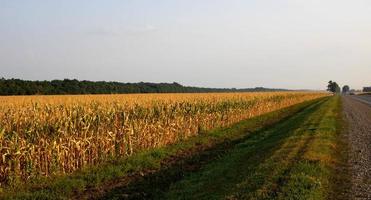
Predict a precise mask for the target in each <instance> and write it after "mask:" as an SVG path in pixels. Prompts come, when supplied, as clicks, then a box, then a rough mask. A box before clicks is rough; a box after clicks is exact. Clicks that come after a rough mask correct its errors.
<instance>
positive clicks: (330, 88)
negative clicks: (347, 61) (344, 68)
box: [327, 81, 340, 93]
mask: <svg viewBox="0 0 371 200" xmlns="http://www.w3.org/2000/svg"><path fill="white" fill-rule="evenodd" d="M327 91H329V92H332V93H340V87H339V85H338V84H337V83H336V82H333V81H329V82H328V85H327Z"/></svg>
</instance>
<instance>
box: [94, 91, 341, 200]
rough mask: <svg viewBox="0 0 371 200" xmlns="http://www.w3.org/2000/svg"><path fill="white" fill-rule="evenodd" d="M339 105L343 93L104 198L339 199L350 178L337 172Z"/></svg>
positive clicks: (118, 188)
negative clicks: (210, 155) (338, 190)
mask: <svg viewBox="0 0 371 200" xmlns="http://www.w3.org/2000/svg"><path fill="white" fill-rule="evenodd" d="M340 105H341V104H340V97H331V98H326V99H324V100H322V101H317V102H316V103H313V104H311V105H310V106H308V107H306V108H305V109H303V110H301V111H300V112H298V113H296V114H295V115H292V116H291V117H289V118H287V119H285V120H283V121H280V123H277V124H275V125H274V126H270V127H266V128H263V129H258V130H256V131H253V132H250V133H249V134H248V136H247V137H244V138H242V139H241V140H238V141H237V142H236V143H233V145H232V146H229V147H228V148H226V149H225V148H219V149H218V150H217V151H219V152H222V153H220V154H219V155H218V156H216V157H215V156H214V157H213V159H205V158H203V157H198V158H199V159H198V160H196V162H193V164H192V163H187V162H185V163H181V164H180V165H177V166H175V168H171V169H170V170H165V171H164V172H163V173H160V174H157V175H154V176H150V177H148V178H143V179H142V180H141V181H139V182H135V183H132V184H130V185H126V186H122V187H117V188H115V189H113V190H111V191H109V192H108V193H106V194H105V195H103V196H101V198H102V199H338V197H339V196H342V194H335V192H334V191H333V190H336V188H338V187H339V185H341V184H344V181H343V182H340V183H339V180H346V179H345V178H343V177H341V176H343V174H339V173H337V171H336V170H335V168H336V166H337V165H338V164H339V162H341V160H340V158H339V155H338V154H337V152H339V151H340V149H341V148H342V146H341V145H339V138H340V137H339V132H340V127H339V118H341V112H340V111H341V107H340ZM214 152H215V151H214ZM179 169H180V171H177V170H179ZM174 174H175V176H174ZM164 180H166V181H165V183H166V184H163V183H164V182H163V181H164Z"/></svg>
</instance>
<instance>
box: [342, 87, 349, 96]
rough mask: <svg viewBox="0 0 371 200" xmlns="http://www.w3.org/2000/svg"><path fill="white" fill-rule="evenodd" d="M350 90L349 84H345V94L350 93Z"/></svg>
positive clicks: (343, 90)
mask: <svg viewBox="0 0 371 200" xmlns="http://www.w3.org/2000/svg"><path fill="white" fill-rule="evenodd" d="M349 91H350V88H349V86H348V85H344V86H343V89H342V92H343V94H347V93H349Z"/></svg>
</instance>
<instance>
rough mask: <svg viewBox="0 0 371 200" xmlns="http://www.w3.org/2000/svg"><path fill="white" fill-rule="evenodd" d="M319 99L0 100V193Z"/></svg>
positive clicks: (251, 96) (180, 96)
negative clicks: (36, 179)
mask: <svg viewBox="0 0 371 200" xmlns="http://www.w3.org/2000/svg"><path fill="white" fill-rule="evenodd" d="M325 95H326V94H324V93H304V92H302V93H301V92H291V93H289V92H274V93H273V92H272V93H228V94H145V95H143V94H138V95H81V96H28V97H22V96H20V97H0V187H1V186H4V185H9V184H12V183H14V182H15V181H20V180H21V181H25V180H29V179H32V178H34V177H39V176H50V175H55V174H66V173H71V172H73V171H75V170H77V169H80V168H82V167H85V166H89V165H96V164H98V163H101V162H104V161H107V160H109V159H116V158H120V157H125V156H129V155H131V154H133V153H135V152H138V151H141V150H144V149H149V148H155V147H161V146H164V145H167V144H171V143H174V142H177V141H179V140H182V139H186V138H188V137H190V136H194V135H197V134H201V133H204V132H205V131H207V130H210V129H213V128H218V127H225V126H228V125H231V124H233V123H236V122H238V121H240V120H242V119H247V118H251V117H254V116H257V115H260V114H263V113H267V112H270V111H273V110H277V109H280V108H283V107H287V106H290V105H293V104H297V103H300V102H303V101H306V100H311V99H315V98H319V97H322V96H325Z"/></svg>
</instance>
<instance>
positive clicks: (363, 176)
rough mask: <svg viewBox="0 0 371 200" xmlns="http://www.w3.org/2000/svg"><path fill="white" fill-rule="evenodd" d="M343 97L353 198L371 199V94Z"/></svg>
mask: <svg viewBox="0 0 371 200" xmlns="http://www.w3.org/2000/svg"><path fill="white" fill-rule="evenodd" d="M355 98H359V97H351V96H345V97H343V107H344V117H345V119H346V120H347V121H348V134H347V140H348V143H349V155H348V157H349V166H350V168H351V177H352V181H351V182H352V189H351V192H350V193H351V199H360V200H361V199H365V200H366V199H371V192H370V191H371V104H370V105H367V104H366V103H364V102H363V101H369V102H371V101H370V100H371V96H367V97H366V96H364V97H362V98H361V99H362V100H363V101H362V102H361V101H359V100H358V99H355Z"/></svg>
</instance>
